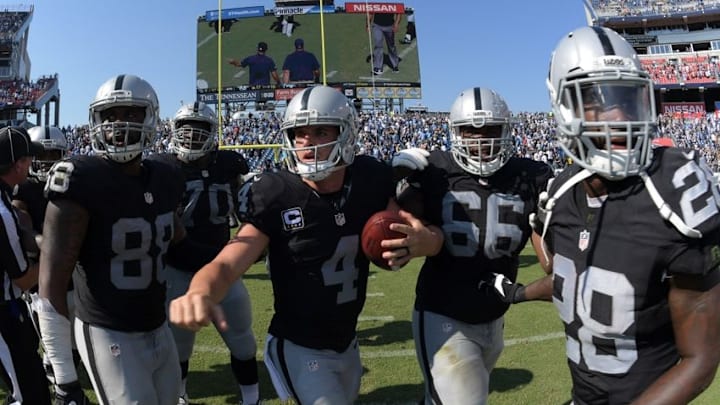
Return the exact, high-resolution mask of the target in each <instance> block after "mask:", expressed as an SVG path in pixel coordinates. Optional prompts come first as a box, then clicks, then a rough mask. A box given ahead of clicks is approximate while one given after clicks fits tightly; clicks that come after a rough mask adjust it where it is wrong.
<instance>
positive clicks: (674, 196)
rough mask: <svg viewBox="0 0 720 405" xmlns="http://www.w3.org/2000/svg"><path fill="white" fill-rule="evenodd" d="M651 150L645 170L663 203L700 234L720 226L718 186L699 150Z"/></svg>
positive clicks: (712, 230)
mask: <svg viewBox="0 0 720 405" xmlns="http://www.w3.org/2000/svg"><path fill="white" fill-rule="evenodd" d="M653 153H654V156H653V162H652V164H651V165H650V167H649V168H648V171H647V174H648V177H649V179H650V181H651V182H652V185H653V186H654V187H655V189H656V190H657V192H658V194H659V195H660V197H661V198H662V200H663V201H664V203H665V204H667V205H669V206H670V209H671V210H672V211H673V212H674V213H675V214H676V215H678V216H679V217H680V218H681V219H682V221H683V222H684V223H685V224H686V225H687V226H689V227H690V228H693V229H697V230H698V231H700V232H701V233H702V234H703V235H704V234H708V233H711V232H716V231H718V230H720V209H719V208H720V188H718V182H717V179H716V178H715V176H714V175H713V173H712V171H711V170H710V168H709V167H708V166H707V164H706V163H705V161H704V159H702V158H701V157H700V156H699V153H698V152H697V151H695V150H691V149H683V148H657V149H655V150H654V151H653ZM656 205H657V204H656Z"/></svg>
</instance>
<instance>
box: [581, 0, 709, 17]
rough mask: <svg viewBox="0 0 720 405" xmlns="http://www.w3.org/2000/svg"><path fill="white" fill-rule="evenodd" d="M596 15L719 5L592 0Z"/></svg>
mask: <svg viewBox="0 0 720 405" xmlns="http://www.w3.org/2000/svg"><path fill="white" fill-rule="evenodd" d="M591 4H592V6H593V9H594V10H595V12H596V13H597V15H599V16H602V17H611V16H618V17H629V16H644V15H657V14H674V13H681V12H686V13H687V12H696V11H698V12H699V11H704V10H708V9H713V8H718V7H720V1H717V0H665V1H663V2H659V1H651V0H592V1H591Z"/></svg>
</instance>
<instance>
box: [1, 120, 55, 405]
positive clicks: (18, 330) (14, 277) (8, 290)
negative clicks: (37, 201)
mask: <svg viewBox="0 0 720 405" xmlns="http://www.w3.org/2000/svg"><path fill="white" fill-rule="evenodd" d="M42 150H43V147H42V145H41V144H39V143H36V142H32V141H31V140H30V135H28V133H27V131H26V130H25V129H24V128H19V127H5V128H2V129H0V197H1V199H2V203H1V204H0V275H1V278H0V287H1V291H2V292H1V294H2V296H0V364H2V375H0V377H2V379H3V380H4V381H5V384H6V386H7V387H8V389H9V390H10V392H11V393H12V394H11V395H12V396H11V397H9V398H8V399H7V403H13V402H17V403H22V404H28V405H29V404H41V405H45V404H48V405H49V404H50V392H49V391H48V383H47V379H46V378H45V372H44V370H43V366H42V360H41V358H40V356H39V355H38V335H37V333H36V331H35V329H34V327H33V325H32V321H31V319H30V316H29V314H28V311H27V306H26V305H25V303H24V302H23V301H22V298H21V295H22V292H23V291H26V290H29V289H30V288H32V287H34V286H35V285H36V284H37V280H38V264H37V254H38V249H37V245H34V242H33V241H34V240H33V238H32V237H27V234H26V233H25V232H31V225H30V229H28V230H27V231H26V229H25V226H26V225H25V223H23V224H22V225H21V218H20V217H19V216H18V214H17V212H16V211H15V210H14V209H13V207H12V205H11V201H12V197H11V196H12V190H13V188H14V187H15V186H16V185H18V184H20V183H22V182H24V181H25V180H26V179H27V176H28V170H29V169H30V165H31V162H32V157H33V156H35V155H37V154H38V153H40V152H42ZM23 235H25V238H23ZM31 245H34V246H31ZM28 251H32V252H33V253H32V254H30V256H32V257H33V258H34V260H32V259H31V258H29V257H28V253H27V252H28Z"/></svg>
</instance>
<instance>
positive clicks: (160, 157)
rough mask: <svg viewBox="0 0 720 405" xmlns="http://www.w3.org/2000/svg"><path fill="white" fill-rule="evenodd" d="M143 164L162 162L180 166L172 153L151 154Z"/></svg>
mask: <svg viewBox="0 0 720 405" xmlns="http://www.w3.org/2000/svg"><path fill="white" fill-rule="evenodd" d="M143 162H162V163H164V164H169V165H178V166H180V161H179V160H178V158H177V156H176V155H175V154H173V153H153V154H152V155H148V156H147V157H146V158H144V159H143Z"/></svg>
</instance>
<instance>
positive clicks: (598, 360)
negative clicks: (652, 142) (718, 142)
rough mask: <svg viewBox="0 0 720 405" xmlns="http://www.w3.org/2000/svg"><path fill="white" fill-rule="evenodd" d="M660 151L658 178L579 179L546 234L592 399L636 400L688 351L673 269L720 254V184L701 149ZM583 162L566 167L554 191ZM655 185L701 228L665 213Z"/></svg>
mask: <svg viewBox="0 0 720 405" xmlns="http://www.w3.org/2000/svg"><path fill="white" fill-rule="evenodd" d="M654 154H655V156H654V159H653V162H652V164H651V165H650V167H649V168H648V169H647V172H646V173H647V175H648V177H649V180H650V182H644V181H643V179H642V178H641V177H640V176H633V177H628V178H626V179H623V180H619V181H606V182H605V185H606V187H607V190H608V194H607V195H606V196H605V197H604V198H602V199H598V198H595V199H593V198H590V197H588V195H587V193H586V191H585V189H584V187H583V184H582V183H578V184H576V185H574V186H573V187H572V188H570V189H569V190H568V191H566V192H565V193H564V194H562V195H560V196H559V197H558V199H557V202H556V204H555V206H554V208H553V211H552V216H551V219H550V223H549V229H548V235H547V237H546V241H548V242H549V246H550V250H551V251H552V252H554V256H553V302H554V303H555V305H556V307H557V309H558V312H559V314H560V318H561V319H562V321H563V323H564V324H565V332H566V335H567V345H566V351H567V357H568V363H569V367H570V371H571V375H572V378H573V382H574V384H573V385H574V387H575V388H574V390H575V392H574V397H575V396H577V397H579V398H581V399H582V400H583V402H587V403H612V404H615V403H629V402H631V401H632V400H633V399H634V398H636V397H637V396H638V395H639V394H640V393H642V392H643V391H644V390H645V389H646V388H647V387H648V386H649V385H650V384H651V383H652V382H654V381H655V380H656V379H657V378H658V376H660V375H661V374H663V373H664V372H665V371H666V370H667V369H669V368H670V367H672V366H673V365H674V364H676V363H677V362H678V361H679V359H680V358H679V355H678V352H677V349H676V345H675V338H674V333H673V326H672V321H671V316H670V311H669V304H668V292H669V290H670V285H669V280H668V279H669V278H671V277H673V276H677V275H684V276H685V275H687V276H699V277H698V278H700V277H702V276H704V275H706V274H707V273H709V272H710V271H716V270H715V269H716V268H717V266H718V261H719V260H720V250H719V249H718V242H719V238H718V235H719V234H718V230H719V229H720V214H719V210H718V207H719V206H720V205H719V204H720V190H719V189H718V187H717V184H716V183H715V181H714V180H713V177H712V173H711V172H710V170H709V169H708V168H707V166H706V165H705V164H704V163H703V162H701V161H699V160H698V158H697V157H696V156H695V154H694V152H692V151H683V150H681V149H677V148H659V149H656V150H655V151H654ZM579 171H580V168H579V167H576V166H572V167H570V168H568V169H566V170H565V171H564V172H563V173H561V174H560V175H559V176H558V178H557V180H556V181H555V182H554V183H553V184H552V187H551V190H550V193H549V194H550V195H551V196H552V195H553V193H554V192H555V190H557V189H558V188H559V187H560V185H561V184H563V183H564V182H566V181H568V179H569V178H570V177H572V176H573V175H574V174H576V173H577V172H579ZM648 183H651V185H650V187H648ZM652 185H654V187H653V186H652ZM652 188H654V189H656V190H657V192H658V193H659V195H660V196H661V198H662V199H663V200H664V202H665V203H666V204H667V206H666V208H665V209H667V207H669V208H670V209H672V211H673V212H674V213H675V214H676V215H677V216H678V217H679V218H681V219H682V221H683V222H684V224H685V225H687V227H689V228H692V229H694V230H695V231H698V232H699V233H695V234H694V237H688V236H685V235H684V234H683V233H681V232H680V231H679V229H682V228H683V227H682V226H680V227H679V228H676V226H675V225H673V224H672V223H671V222H670V221H666V220H665V219H664V218H663V217H662V216H661V215H660V213H659V211H658V205H662V204H657V202H654V201H653V197H652V196H651V193H650V192H649V191H648V190H649V189H652ZM691 236H693V235H691Z"/></svg>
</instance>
